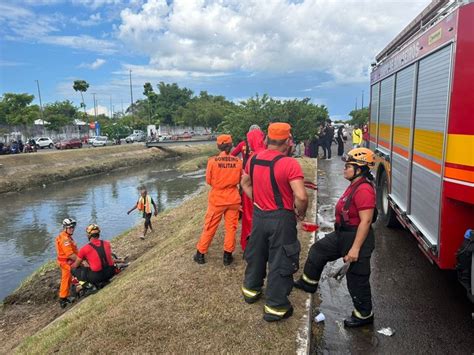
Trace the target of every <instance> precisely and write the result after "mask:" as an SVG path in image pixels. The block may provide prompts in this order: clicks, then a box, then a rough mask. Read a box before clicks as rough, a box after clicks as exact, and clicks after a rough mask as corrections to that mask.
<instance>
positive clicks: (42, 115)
mask: <svg viewBox="0 0 474 355" xmlns="http://www.w3.org/2000/svg"><path fill="white" fill-rule="evenodd" d="M35 81H36V86H37V87H38V98H39V102H40V112H41V119H42V120H43V126H44V114H43V102H42V101H41V91H40V84H39V80H35Z"/></svg>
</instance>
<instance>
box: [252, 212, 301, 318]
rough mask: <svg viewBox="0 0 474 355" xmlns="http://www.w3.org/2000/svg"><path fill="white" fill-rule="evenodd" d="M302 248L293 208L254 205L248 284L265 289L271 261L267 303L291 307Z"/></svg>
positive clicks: (275, 306) (253, 287)
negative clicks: (265, 280)
mask: <svg viewBox="0 0 474 355" xmlns="http://www.w3.org/2000/svg"><path fill="white" fill-rule="evenodd" d="M300 250H301V246H300V242H299V241H298V239H297V231H296V217H295V214H294V212H293V211H288V210H277V211H268V212H266V211H261V210H259V209H258V208H257V207H254V213H253V222H252V233H251V234H250V238H249V241H248V244H247V247H246V248H245V253H244V258H245V260H246V261H247V268H246V269H245V279H244V287H245V288H246V289H248V290H252V291H257V292H260V291H261V290H262V287H263V282H264V279H265V276H266V270H267V262H268V279H267V288H266V291H265V297H266V305H267V306H269V307H272V308H278V309H285V310H287V309H289V308H290V307H291V303H290V301H289V300H288V295H289V294H290V292H291V290H292V289H293V274H294V273H295V272H296V271H298V269H299V256H300Z"/></svg>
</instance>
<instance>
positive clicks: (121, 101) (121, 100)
mask: <svg viewBox="0 0 474 355" xmlns="http://www.w3.org/2000/svg"><path fill="white" fill-rule="evenodd" d="M120 103H121V104H122V116H123V99H120Z"/></svg>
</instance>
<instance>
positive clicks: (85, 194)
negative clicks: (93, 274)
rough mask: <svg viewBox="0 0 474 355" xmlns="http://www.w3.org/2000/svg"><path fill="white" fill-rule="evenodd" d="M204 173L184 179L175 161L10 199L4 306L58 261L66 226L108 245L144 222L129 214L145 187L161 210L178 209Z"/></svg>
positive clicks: (3, 214)
mask: <svg viewBox="0 0 474 355" xmlns="http://www.w3.org/2000/svg"><path fill="white" fill-rule="evenodd" d="M204 176H205V171H204V170H200V171H196V172H190V173H182V172H179V171H176V170H175V162H174V161H164V162H159V163H153V165H152V166H151V167H141V168H140V167H139V168H137V167H135V168H130V169H126V170H120V171H116V172H112V173H107V174H100V175H94V176H90V177H85V178H80V179H74V180H71V181H67V182H61V183H55V184H52V185H50V186H43V188H42V189H35V190H31V191H26V192H22V193H12V194H5V195H2V196H1V199H2V202H1V203H0V300H2V299H3V298H5V296H7V295H8V294H10V293H11V292H12V291H13V290H14V289H15V288H17V287H18V286H19V285H20V283H21V281H22V280H23V279H24V278H25V277H27V276H28V275H30V274H31V273H32V272H33V271H34V270H36V269H37V268H38V267H39V266H41V265H42V264H44V263H45V262H46V261H48V260H52V259H55V256H56V251H55V246H54V240H55V237H56V236H57V235H58V233H59V232H60V231H61V222H62V220H63V219H64V218H66V217H73V218H75V219H76V220H77V222H78V224H77V227H76V232H75V234H74V239H75V240H76V242H77V243H78V245H79V246H82V245H84V244H86V243H87V238H86V235H85V228H86V226H87V225H88V224H90V223H97V224H99V225H100V227H101V230H102V233H101V237H102V238H104V239H111V238H113V237H115V236H117V235H119V234H120V233H122V232H124V231H126V230H128V229H130V228H132V227H133V226H135V225H136V224H137V223H139V222H140V221H141V214H140V213H138V212H136V211H135V212H132V213H131V214H130V215H127V211H128V210H129V209H130V208H132V207H133V205H134V204H135V203H136V201H137V198H138V194H139V193H138V191H137V187H138V186H141V185H143V186H146V187H147V189H148V192H149V193H150V194H151V196H152V197H153V199H154V200H155V203H156V204H157V207H158V210H159V211H163V210H164V209H168V208H172V207H176V206H178V205H179V204H180V203H182V202H183V200H184V199H186V198H188V197H189V196H190V195H192V194H194V193H196V192H197V191H198V190H199V188H200V187H201V186H202V185H204V183H205V181H204Z"/></svg>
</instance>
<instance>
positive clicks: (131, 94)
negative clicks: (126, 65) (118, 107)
mask: <svg viewBox="0 0 474 355" xmlns="http://www.w3.org/2000/svg"><path fill="white" fill-rule="evenodd" d="M129 73H130V108H131V110H132V115H133V113H134V111H135V110H134V109H133V90H132V69H130V70H129Z"/></svg>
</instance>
